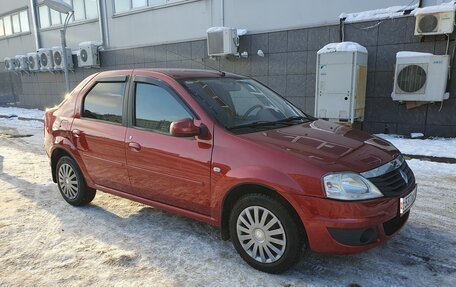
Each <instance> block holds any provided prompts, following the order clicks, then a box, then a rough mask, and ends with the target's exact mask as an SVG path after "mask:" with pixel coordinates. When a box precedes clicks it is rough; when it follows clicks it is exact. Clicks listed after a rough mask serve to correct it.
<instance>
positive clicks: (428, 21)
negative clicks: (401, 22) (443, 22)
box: [418, 15, 439, 33]
mask: <svg viewBox="0 0 456 287" xmlns="http://www.w3.org/2000/svg"><path fill="white" fill-rule="evenodd" d="M438 24H439V19H438V18H437V16H435V15H425V16H423V17H421V19H420V20H419V23H418V31H419V32H420V33H433V32H437V28H438Z"/></svg>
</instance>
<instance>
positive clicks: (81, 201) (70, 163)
mask: <svg viewBox="0 0 456 287" xmlns="http://www.w3.org/2000/svg"><path fill="white" fill-rule="evenodd" d="M55 172H56V178H57V185H58V187H59V190H60V194H61V195H62V196H63V198H64V199H65V201H66V202H68V203H69V204H71V205H74V206H83V205H86V204H88V203H90V202H91V201H92V200H93V199H94V197H95V194H96V192H97V191H96V190H95V189H93V188H90V187H88V186H87V184H86V182H85V180H84V176H83V175H82V172H81V170H80V169H79V166H78V165H77V163H76V162H75V161H74V160H73V159H72V158H71V157H69V156H63V157H61V158H60V159H59V161H58V162H57V167H56V171H55Z"/></svg>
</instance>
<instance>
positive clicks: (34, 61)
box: [27, 52, 40, 72]
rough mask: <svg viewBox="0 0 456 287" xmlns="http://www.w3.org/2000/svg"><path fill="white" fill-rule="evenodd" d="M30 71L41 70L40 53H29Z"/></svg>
mask: <svg viewBox="0 0 456 287" xmlns="http://www.w3.org/2000/svg"><path fill="white" fill-rule="evenodd" d="M27 58H28V64H29V70H30V71H33V72H36V71H39V70H40V58H39V57H38V53H36V52H31V53H27Z"/></svg>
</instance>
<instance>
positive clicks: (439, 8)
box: [411, 1, 456, 16]
mask: <svg viewBox="0 0 456 287" xmlns="http://www.w3.org/2000/svg"><path fill="white" fill-rule="evenodd" d="M455 8H456V6H455V3H454V1H450V2H446V3H442V4H440V5H434V6H428V7H423V8H416V9H414V10H413V11H412V13H411V14H413V15H415V16H416V15H421V14H431V13H441V12H454V11H455Z"/></svg>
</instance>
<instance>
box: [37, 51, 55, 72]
mask: <svg viewBox="0 0 456 287" xmlns="http://www.w3.org/2000/svg"><path fill="white" fill-rule="evenodd" d="M38 56H39V58H40V70H41V71H52V70H54V59H53V58H52V49H49V48H41V49H39V50H38Z"/></svg>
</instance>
